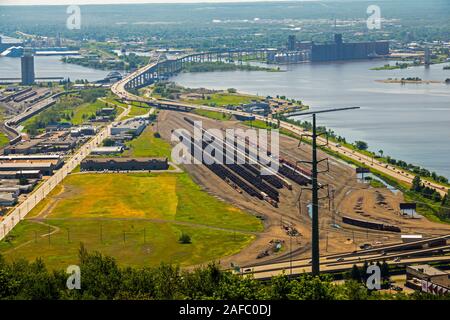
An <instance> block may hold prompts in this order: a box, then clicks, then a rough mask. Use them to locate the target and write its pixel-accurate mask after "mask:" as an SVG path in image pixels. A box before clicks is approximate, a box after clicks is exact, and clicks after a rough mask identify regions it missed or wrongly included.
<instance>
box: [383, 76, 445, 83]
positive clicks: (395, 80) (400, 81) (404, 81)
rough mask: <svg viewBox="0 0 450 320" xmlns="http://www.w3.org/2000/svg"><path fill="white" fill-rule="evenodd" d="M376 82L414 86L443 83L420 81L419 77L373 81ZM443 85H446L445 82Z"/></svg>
mask: <svg viewBox="0 0 450 320" xmlns="http://www.w3.org/2000/svg"><path fill="white" fill-rule="evenodd" d="M375 81H376V82H382V83H400V84H406V83H415V84H433V83H443V81H439V80H422V79H421V78H419V77H408V78H401V79H398V78H388V79H384V80H375ZM444 83H447V82H446V80H445V81H444Z"/></svg>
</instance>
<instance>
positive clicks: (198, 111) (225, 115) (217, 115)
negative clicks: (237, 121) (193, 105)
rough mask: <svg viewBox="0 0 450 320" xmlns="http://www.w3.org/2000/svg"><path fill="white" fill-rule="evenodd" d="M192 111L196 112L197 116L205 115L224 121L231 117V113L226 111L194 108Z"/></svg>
mask: <svg viewBox="0 0 450 320" xmlns="http://www.w3.org/2000/svg"><path fill="white" fill-rule="evenodd" d="M193 113H195V114H198V115H199V116H203V117H207V118H210V119H214V120H220V121H226V120H230V119H231V115H230V114H228V113H222V112H216V111H209V110H202V109H195V110H194V111H193Z"/></svg>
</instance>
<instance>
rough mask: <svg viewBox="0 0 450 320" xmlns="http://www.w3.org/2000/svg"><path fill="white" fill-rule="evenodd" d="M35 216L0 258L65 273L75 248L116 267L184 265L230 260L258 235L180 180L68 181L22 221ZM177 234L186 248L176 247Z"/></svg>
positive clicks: (113, 177) (258, 227)
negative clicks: (35, 262)
mask: <svg viewBox="0 0 450 320" xmlns="http://www.w3.org/2000/svg"><path fill="white" fill-rule="evenodd" d="M41 212H45V219H44V220H42V223H40V222H37V221H36V220H31V219H29V220H25V221H22V222H21V223H20V224H19V225H18V226H17V227H16V228H15V229H14V230H13V231H12V232H11V233H10V235H9V236H8V239H7V241H2V242H0V254H2V255H4V256H5V257H6V258H7V259H14V258H18V257H23V258H26V259H35V258H37V257H42V258H43V260H44V261H45V263H46V264H48V265H49V266H50V267H51V268H56V267H67V265H69V264H72V263H75V262H76V261H77V250H78V248H79V244H80V242H83V243H84V244H85V245H86V247H87V248H88V249H89V250H99V251H101V252H103V253H105V254H108V255H111V256H113V257H115V258H116V259H117V260H118V262H119V263H120V264H121V265H133V266H144V265H157V264H159V263H161V262H169V263H177V264H180V265H182V266H187V265H192V264H198V263H203V262H207V261H211V260H216V259H220V257H223V256H226V255H230V254H234V253H237V252H238V251H239V250H241V249H242V248H243V247H245V246H247V245H248V244H249V243H250V242H251V241H252V240H253V239H254V237H255V235H253V234H252V233H251V232H258V231H262V229H263V226H262V223H261V221H260V220H258V219H257V218H256V217H253V216H251V215H249V214H247V213H245V212H243V211H242V210H240V209H237V208H235V207H233V206H231V205H229V204H227V203H225V202H222V201H220V200H218V199H217V198H215V197H213V196H211V195H209V194H207V193H206V192H204V191H203V190H202V189H201V188H200V187H199V186H198V185H196V184H195V183H194V182H193V181H192V180H191V178H190V177H189V176H188V175H187V174H186V173H181V174H168V173H167V174H166V173H162V174H149V173H145V174H144V173H142V174H72V175H70V176H68V177H67V178H66V179H65V180H64V182H63V184H62V186H61V187H60V188H59V189H58V190H55V191H54V192H53V193H52V194H51V196H50V197H49V199H47V200H45V201H44V202H43V203H42V204H40V205H39V207H38V208H36V209H34V210H33V211H32V212H31V213H30V215H29V216H28V218H30V217H31V218H36V217H37V215H39V214H40V213H41ZM40 218H44V216H42V215H41V216H40ZM49 232H50V233H52V234H51V235H50V237H49V236H48V233H49ZM181 233H187V234H188V235H189V236H190V237H191V239H192V243H190V244H181V243H179V242H178V238H179V236H180V235H181Z"/></svg>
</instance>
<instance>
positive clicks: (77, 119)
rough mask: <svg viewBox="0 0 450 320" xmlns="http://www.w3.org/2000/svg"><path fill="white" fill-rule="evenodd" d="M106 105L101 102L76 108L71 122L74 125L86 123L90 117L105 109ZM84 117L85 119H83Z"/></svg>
mask: <svg viewBox="0 0 450 320" xmlns="http://www.w3.org/2000/svg"><path fill="white" fill-rule="evenodd" d="M105 107H106V104H105V103H104V102H101V101H99V100H97V101H95V102H94V103H84V104H82V105H80V106H78V107H76V108H75V110H74V112H73V117H72V119H71V122H72V124H73V125H80V124H82V123H83V122H86V119H88V117H89V116H91V115H95V112H96V111H98V110H101V109H102V108H105ZM83 117H84V118H83Z"/></svg>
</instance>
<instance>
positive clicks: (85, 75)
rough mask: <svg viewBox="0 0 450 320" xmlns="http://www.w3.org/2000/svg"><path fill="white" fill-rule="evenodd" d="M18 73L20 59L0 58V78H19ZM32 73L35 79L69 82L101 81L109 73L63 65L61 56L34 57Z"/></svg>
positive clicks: (68, 64) (67, 64) (73, 65)
mask: <svg viewBox="0 0 450 320" xmlns="http://www.w3.org/2000/svg"><path fill="white" fill-rule="evenodd" d="M20 73H21V72H20V58H10V57H0V78H20V76H21V74H20ZM34 73H35V75H36V78H42V77H63V78H70V80H71V81H75V80H78V79H83V80H84V79H87V80H89V81H95V80H100V79H103V78H104V77H105V76H106V75H107V74H108V73H109V71H105V70H96V69H91V68H86V67H82V66H79V65H75V64H70V63H63V62H62V61H61V56H35V57H34Z"/></svg>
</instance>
